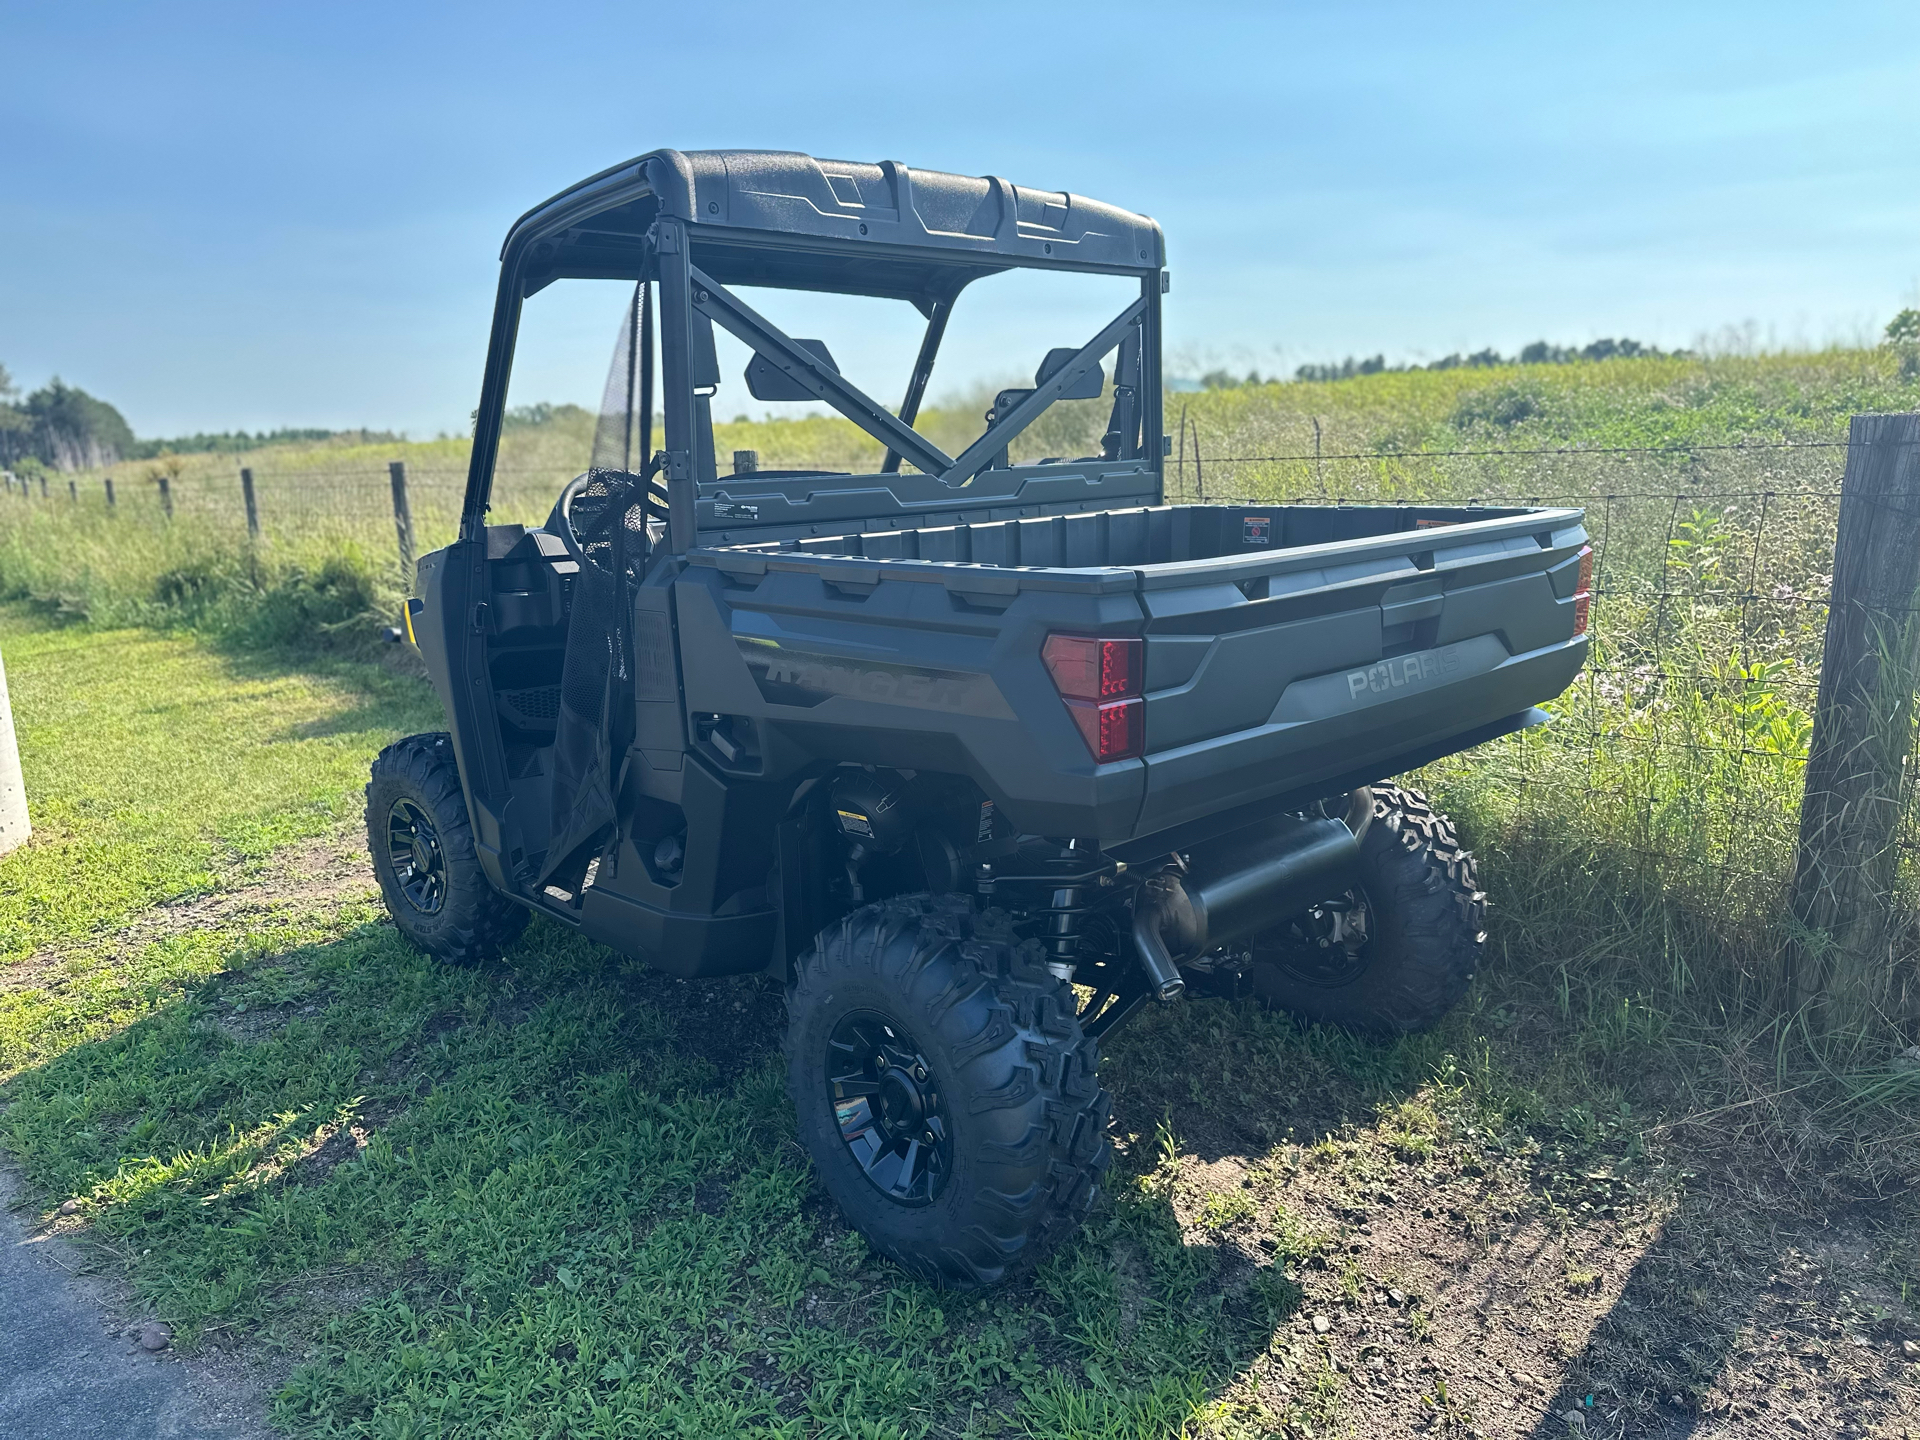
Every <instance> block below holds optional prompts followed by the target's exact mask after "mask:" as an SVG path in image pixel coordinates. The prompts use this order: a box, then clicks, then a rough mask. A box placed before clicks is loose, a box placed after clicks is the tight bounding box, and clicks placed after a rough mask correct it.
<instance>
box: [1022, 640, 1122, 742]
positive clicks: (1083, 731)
mask: <svg viewBox="0 0 1920 1440" xmlns="http://www.w3.org/2000/svg"><path fill="white" fill-rule="evenodd" d="M1145 652H1146V644H1145V642H1144V641H1141V640H1139V639H1119V640H1103V639H1101V638H1099V637H1098V636H1094V635H1049V636H1048V637H1047V643H1046V644H1045V645H1044V646H1042V647H1041V651H1040V657H1041V659H1043V660H1044V661H1046V665H1047V673H1048V674H1049V675H1051V676H1053V683H1054V687H1055V688H1056V689H1058V690H1059V692H1060V698H1061V699H1062V700H1064V701H1066V702H1067V713H1068V714H1070V715H1071V716H1073V723H1074V724H1075V725H1078V726H1079V727H1080V735H1081V737H1082V738H1083V739H1084V740H1085V741H1086V742H1087V749H1088V750H1090V751H1092V752H1093V758H1094V759H1095V760H1097V761H1099V763H1101V764H1102V765H1104V764H1106V763H1107V762H1108V761H1110V760H1128V759H1132V758H1133V757H1135V756H1137V755H1142V754H1144V753H1146V748H1147V743H1146V742H1147V726H1146V714H1147V707H1146V702H1145V701H1144V700H1142V699H1140V698H1139V696H1140V692H1141V690H1142V689H1143V688H1144V686H1145V680H1146V653H1145Z"/></svg>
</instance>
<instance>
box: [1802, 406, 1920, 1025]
mask: <svg viewBox="0 0 1920 1440" xmlns="http://www.w3.org/2000/svg"><path fill="white" fill-rule="evenodd" d="M1917 600H1920V414H1906V415H1856V416H1854V417H1853V425H1852V428H1851V430H1850V431H1849V433H1848V436H1847V469H1846V476H1845V478H1844V479H1843V480H1842V481H1841V486H1840V523H1839V527H1838V534H1837V536H1836V538H1835V540H1834V547H1833V596H1832V599H1831V602H1830V604H1829V608H1828V611H1827V634H1826V646H1825V651H1824V654H1823V657H1822V659H1821V663H1820V690H1819V698H1818V699H1817V700H1816V701H1815V706H1814V718H1813V740H1812V745H1811V748H1810V752H1809V754H1808V756H1807V775H1806V793H1805V796H1804V798H1803V799H1802V801H1801V806H1800V843H1799V851H1798V854H1797V855H1796V857H1795V861H1794V875H1793V890H1792V903H1793V913H1794V917H1795V918H1796V919H1797V920H1798V921H1799V922H1800V924H1801V925H1803V926H1804V927H1805V928H1806V930H1807V931H1808V932H1809V933H1808V934H1807V935H1806V936H1805V937H1803V940H1802V942H1801V943H1800V944H1797V945H1795V946H1793V947H1791V949H1790V951H1789V954H1788V958H1787V976H1786V979H1787V999H1788V1004H1789V1006H1790V1007H1791V1009H1793V1010H1798V1009H1799V1008H1800V1007H1801V1006H1803V1005H1807V1006H1812V1007H1816V1008H1817V1009H1818V1010H1819V1011H1820V1012H1821V1015H1820V1018H1821V1020H1822V1022H1823V1023H1824V1024H1825V1025H1827V1026H1828V1027H1829V1028H1851V1027H1857V1026H1860V1025H1863V1024H1866V1023H1869V1022H1870V1021H1871V1020H1872V1017H1873V1016H1874V1014H1875V1013H1876V1011H1879V1010H1881V1009H1882V1008H1883V1006H1884V1004H1885V1003H1886V1002H1887V1001H1888V1000H1889V999H1890V998H1891V993H1890V989H1891V981H1892V979H1893V958H1892V955H1891V952H1890V936H1891V919H1892V907H1893V900H1894V890H1895V886H1896V882H1897V876H1898V869H1899V855H1898V852H1897V850H1896V848H1895V830H1896V827H1897V826H1898V824H1899V820H1900V810H1901V805H1902V803H1903V801H1904V800H1905V798H1906V794H1905V791H1906V785H1905V778H1906V776H1905V771H1906V763H1907V758H1908V755H1909V752H1910V751H1911V749H1912V740H1913V699H1914V686H1915V683H1916V680H1917V679H1920V623H1916V616H1915V604H1916V601H1917Z"/></svg>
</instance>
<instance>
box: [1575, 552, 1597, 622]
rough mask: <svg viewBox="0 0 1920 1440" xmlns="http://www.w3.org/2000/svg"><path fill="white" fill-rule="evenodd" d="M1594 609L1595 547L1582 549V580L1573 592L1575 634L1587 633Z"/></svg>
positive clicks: (1577, 583) (1576, 584)
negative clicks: (1588, 618)
mask: <svg viewBox="0 0 1920 1440" xmlns="http://www.w3.org/2000/svg"><path fill="white" fill-rule="evenodd" d="M1592 608H1593V547H1592V546H1591V545H1583V546H1581V547H1580V579H1579V580H1578V581H1577V582H1576V583H1575V586H1574V591H1573V633H1574V634H1576V635H1584V634H1586V633H1587V615H1588V613H1589V612H1590V611H1591V610H1592Z"/></svg>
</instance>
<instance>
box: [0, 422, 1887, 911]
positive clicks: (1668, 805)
mask: <svg viewBox="0 0 1920 1440" xmlns="http://www.w3.org/2000/svg"><path fill="white" fill-rule="evenodd" d="M1845 460H1846V445H1845V442H1843V441H1810V442H1795V443H1748V444H1730V445H1686V446H1645V447H1637V446H1615V447H1600V448H1552V449H1549V448H1495V449H1462V450H1452V451H1423V452H1409V453H1394V452H1380V453H1375V452H1367V453H1357V452H1342V453H1324V454H1316V453H1285V454H1229V455H1221V456H1213V455H1208V454H1205V453H1204V447H1203V446H1202V444H1201V441H1200V437H1199V436H1198V435H1197V434H1192V433H1182V434H1181V435H1180V436H1179V443H1178V445H1177V448H1176V454H1175V455H1174V456H1172V457H1170V459H1169V464H1168V492H1169V499H1170V500H1172V501H1174V502H1175V503H1178V502H1180V501H1201V500H1205V501H1209V502H1227V503H1233V502H1236V501H1260V502H1264V503H1269V504H1271V503H1274V502H1276V501H1287V500H1292V501H1302V502H1310V503H1316V504H1349V503H1351V504H1365V503H1377V502H1399V503H1410V502H1411V503H1421V502H1426V503H1445V504H1472V503H1481V504H1486V505H1534V506H1540V505H1553V506H1577V507H1580V508H1583V509H1584V510H1585V511H1586V512H1587V527H1588V530H1589V532H1590V534H1591V536H1592V544H1593V548H1594V552H1595V553H1594V600H1593V604H1592V608H1591V620H1590V625H1591V634H1592V637H1593V650H1592V658H1591V661H1590V663H1589V664H1588V666H1587V668H1586V669H1585V671H1584V672H1583V673H1582V675H1581V677H1580V678H1579V680H1578V681H1577V683H1576V684H1575V686H1574V687H1573V688H1572V690H1570V691H1569V692H1568V693H1567V694H1566V695H1564V696H1562V697H1560V698H1559V699H1558V700H1557V701H1555V702H1554V704H1553V706H1552V707H1551V708H1552V710H1553V712H1554V717H1555V723H1554V724H1553V725H1551V726H1549V727H1546V728H1545V729H1544V730H1542V731H1536V732H1530V733H1528V734H1527V735H1525V736H1522V737H1515V738H1514V739H1511V740H1508V741H1503V742H1500V743H1498V744H1495V745H1492V746H1487V747H1483V748H1482V749H1480V750H1478V751H1476V752H1473V753H1472V754H1470V755H1467V756H1462V757H1456V758H1454V759H1452V760H1449V761H1444V762H1441V763H1440V764H1439V765H1437V766H1435V767H1433V768H1432V772H1431V777H1432V779H1433V781H1434V783H1438V784H1442V785H1448V784H1471V785H1474V786H1477V787H1479V788H1480V790H1481V791H1482V792H1483V793H1486V792H1494V793H1495V798H1496V799H1497V801H1498V804H1499V805H1500V806H1501V807H1503V811H1504V813H1505V814H1506V815H1507V816H1508V817H1509V818H1510V819H1511V820H1513V821H1514V822H1515V823H1517V824H1520V825H1522V826H1524V825H1537V826H1546V825H1549V824H1552V823H1555V822H1556V820H1561V819H1564V817H1565V816H1566V813H1567V807H1568V806H1569V805H1576V806H1577V807H1578V808H1580V809H1582V810H1584V811H1586V812H1589V813H1588V815H1587V821H1586V823H1588V824H1589V825H1590V826H1599V827H1601V828H1604V830H1605V831H1606V833H1607V834H1609V835H1610V836H1612V837H1614V843H1617V844H1618V845H1621V846H1623V847H1625V848H1626V849H1627V850H1629V851H1630V852H1632V853H1633V854H1634V855H1637V856H1639V857H1641V858H1642V859H1643V860H1644V861H1646V862H1648V863H1649V864H1651V865H1656V866H1658V867H1660V869H1661V873H1662V875H1663V876H1665V877H1667V878H1668V879H1670V878H1671V877H1672V876H1673V875H1674V874H1675V873H1678V872H1677V871H1676V870H1675V868H1674V867H1676V866H1677V867H1681V869H1682V870H1684V871H1686V872H1688V873H1690V874H1691V875H1692V876H1693V878H1692V879H1691V880H1690V881H1689V882H1688V883H1690V884H1693V885H1695V886H1698V887H1702V897H1701V898H1702V899H1703V901H1710V902H1711V903H1712V904H1713V905H1714V906H1715V907H1716V908H1719V909H1721V910H1723V912H1724V913H1729V914H1732V913H1736V912H1738V911H1739V910H1741V909H1742V908H1743V907H1744V908H1746V909H1749V910H1755V911H1758V910H1766V911H1768V912H1772V911H1774V910H1775V909H1777V903H1778V899H1779V895H1780V891H1781V887H1782V885H1783V884H1784V883H1785V882H1786V880H1787V879H1788V877H1789V874H1790V871H1791V867H1792V863H1793V854H1794V844H1795V838H1796V829H1797V824H1798V814H1799V799H1800V791H1801V786H1802V781H1803V776H1804V769H1805V765H1806V760H1807V755H1808V745H1809V740H1810V737H1811V732H1812V726H1813V719H1812V717H1813V713H1814V709H1815V698H1816V694H1817V691H1818V686H1819V679H1820V662H1821V649H1822V645H1823V638H1824V633H1825V627H1826V617H1827V608H1828V599H1829V592H1830V588H1831V584H1832V567H1833V548H1834V539H1835V534H1836V526H1837V518H1838V513H1839V505H1840V494H1841V479H1842V473H1843V470H1844V466H1845ZM253 474H254V488H255V492H256V497H257V507H258V515H259V521H260V528H261V533H262V535H263V536H264V537H265V539H266V541H267V543H269V544H271V543H274V541H275V539H276V538H277V537H283V536H299V537H302V538H303V539H319V540H324V541H334V540H352V541H354V542H356V543H359V544H362V545H364V546H367V547H369V548H370V551H371V550H373V549H374V547H378V553H385V554H391V553H392V549H393V543H394V531H393V523H394V521H393V503H392V496H391V487H390V477H389V474H388V470H387V466H386V464H385V463H383V462H380V461H368V462H367V463H365V464H355V465H338V466H333V467H329V468H324V469H321V468H302V469H286V470H276V469H273V468H269V467H258V468H256V469H255V470H254V472H253ZM406 478H407V484H408V488H409V491H410V498H411V509H412V518H413V523H414V527H415V531H416V534H417V544H418V548H419V549H420V550H423V551H424V550H426V549H430V548H432V547H434V546H436V545H441V544H444V543H446V542H447V541H448V540H449V539H450V538H451V537H452V536H453V534H454V532H455V529H456V526H457V523H458V516H459V509H460V498H461V494H462V491H463V490H464V487H465V483H466V472H465V466H464V464H459V463H446V464H421V463H418V462H415V463H410V464H409V466H408V467H407V477H406ZM570 478H572V472H571V469H570V466H569V465H568V464H566V463H555V464H535V465H519V466H514V465H507V466H503V467H502V468H501V469H500V471H499V472H498V473H497V476H496V486H495V507H494V517H493V518H495V519H496V520H506V521H520V522H523V523H537V522H538V521H539V520H540V519H542V518H543V517H544V515H545V514H546V511H547V508H548V507H549V506H550V505H551V504H552V502H553V499H554V497H555V496H556V495H557V493H558V491H559V489H560V487H561V485H563V484H564V483H565V482H566V481H567V480H568V479H570ZM55 483H56V488H55V492H54V494H53V495H51V496H50V497H48V499H46V500H44V501H43V500H42V499H41V497H40V496H38V495H37V494H33V495H25V494H23V495H20V496H18V497H17V498H16V499H15V500H14V501H13V502H12V503H15V504H18V503H20V502H21V501H23V500H31V501H32V502H33V503H34V504H60V503H63V502H65V503H69V504H76V505H79V506H80V507H81V508H83V509H93V510H99V509H102V508H104V505H105V501H104V495H103V494H90V495H85V496H80V497H78V498H77V499H76V498H73V497H66V496H62V495H60V494H59V493H58V487H59V485H60V483H61V482H57V481H56V482H55ZM168 503H169V504H170V505H171V507H172V510H173V518H174V523H175V524H178V523H180V522H183V521H192V522H195V523H198V524H202V525H206V526H218V527H225V528H227V529H228V530H230V531H231V532H232V533H233V534H234V536H235V540H236V543H242V542H244V539H245V528H244V527H245V515H244V510H243V506H242V496H241V485H240V481H239V477H238V475H237V474H234V473H231V472H229V473H228V474H225V475H221V474H216V473H207V474H202V475H197V476H182V477H179V478H178V479H176V480H175V481H174V482H173V484H172V486H171V495H170V497H169V502H168ZM117 505H118V508H119V511H120V513H122V514H125V513H127V512H129V511H130V510H132V509H134V508H136V507H138V508H142V509H143V510H144V512H145V513H146V514H147V515H148V516H149V517H151V516H152V515H153V514H155V513H156V512H157V508H158V506H157V497H156V496H155V495H154V494H153V493H152V489H151V487H150V486H147V487H140V488H138V489H136V490H135V491H134V493H132V494H129V493H127V490H126V487H122V494H121V495H120V497H119V498H118V500H117ZM1915 768H1916V767H1915V766H1914V765H1912V764H1910V765H1909V767H1908V769H1909V772H1910V773H1911V772H1912V771H1913V770H1914V769H1915ZM1908 798H1910V797H1908ZM1915 810H1916V807H1915V806H1913V805H1912V804H1911V803H1906V804H1904V805H1903V810H1902V813H1903V817H1904V818H1903V820H1902V823H1901V826H1900V844H1901V846H1902V849H1903V852H1904V853H1905V854H1907V855H1908V856H1909V857H1912V856H1914V855H1920V816H1917V815H1916V813H1915ZM1909 868H1911V866H1909ZM1663 883H1665V882H1664V881H1663Z"/></svg>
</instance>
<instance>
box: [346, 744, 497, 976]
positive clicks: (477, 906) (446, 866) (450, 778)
mask: <svg viewBox="0 0 1920 1440" xmlns="http://www.w3.org/2000/svg"><path fill="white" fill-rule="evenodd" d="M367 849H368V850H369V851H370V852H371V854H372V856H373V874H374V878H375V879H377V880H378V881H379V882H380V895H381V898H382V899H384V900H385V901H386V903H387V913H388V914H389V915H391V916H392V917H393V923H394V926H395V928H397V929H398V930H399V931H400V933H401V934H402V935H404V936H406V937H407V939H409V940H411V941H412V942H413V943H414V944H415V945H417V946H419V947H420V948H421V949H422V950H425V951H427V952H428V953H429V954H432V955H437V956H439V957H440V958H441V959H443V960H449V961H451V962H453V963H454V964H456V965H477V964H479V963H481V962H482V961H485V960H492V959H494V958H496V957H497V956H498V955H499V954H500V952H501V951H502V950H504V949H506V947H507V946H508V945H511V944H512V943H513V942H514V940H515V939H516V938H518V936H519V934H520V932H521V931H522V930H524V929H526V927H527V912H526V911H525V910H523V909H522V908H521V907H520V906H518V905H516V904H514V903H513V902H512V901H511V900H509V899H507V898H506V897H505V896H503V895H501V894H500V893H499V892H498V891H497V890H495V889H494V888H493V886H492V885H491V884H490V883H489V882H488V880H487V876H486V872H485V871H484V870H482V869H481V868H480V857H479V856H478V855H477V854H476V853H475V851H474V847H473V824H472V822H471V821H470V820H469V819H468V818H467V800H466V796H465V795H464V794H463V793H462V792H461V789H460V768H459V766H458V765H457V764H456V763H455V762H454V758H453V738H452V737H451V736H449V735H445V734H440V735H409V736H408V737H407V738H406V739H404V740H396V741H395V742H394V743H393V744H391V745H389V746H387V748H386V749H384V750H382V751H381V752H380V754H379V756H378V758H376V759H375V760H374V762H373V773H372V775H371V777H370V778H369V780H368V782H367Z"/></svg>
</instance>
